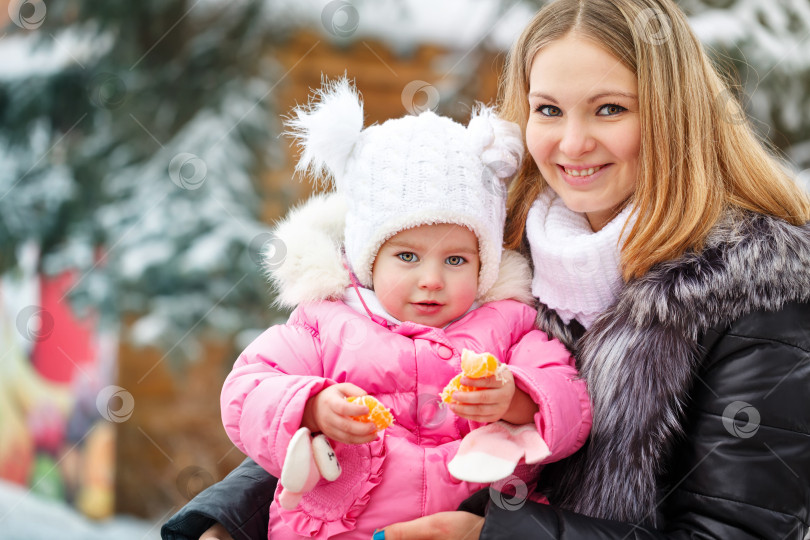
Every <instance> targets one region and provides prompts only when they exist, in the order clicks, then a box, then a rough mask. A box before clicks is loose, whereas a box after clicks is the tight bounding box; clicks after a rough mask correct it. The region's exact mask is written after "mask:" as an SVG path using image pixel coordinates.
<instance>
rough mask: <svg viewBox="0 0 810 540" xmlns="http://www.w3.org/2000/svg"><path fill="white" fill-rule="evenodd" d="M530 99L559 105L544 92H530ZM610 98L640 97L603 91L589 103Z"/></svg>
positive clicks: (590, 99) (620, 92) (632, 94)
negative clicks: (533, 98)
mask: <svg viewBox="0 0 810 540" xmlns="http://www.w3.org/2000/svg"><path fill="white" fill-rule="evenodd" d="M529 97H536V98H540V99H544V100H546V101H549V102H551V103H553V104H555V105H557V104H558V103H557V100H556V99H554V98H553V97H551V96H550V95H548V94H544V93H543V92H537V91H534V92H529ZM608 97H622V98H627V99H633V100H636V99H638V96H637V95H635V94H634V93H632V92H623V91H621V90H606V91H603V92H598V93H596V94H594V95H592V96H591V97H589V98H588V101H587V103H589V104H590V103H593V102H594V101H599V100H600V99H604V98H608Z"/></svg>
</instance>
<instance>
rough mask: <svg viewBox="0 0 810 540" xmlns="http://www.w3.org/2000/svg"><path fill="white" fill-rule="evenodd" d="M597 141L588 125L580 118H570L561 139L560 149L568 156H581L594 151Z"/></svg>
mask: <svg viewBox="0 0 810 540" xmlns="http://www.w3.org/2000/svg"><path fill="white" fill-rule="evenodd" d="M595 147H596V141H595V140H594V138H593V137H592V136H591V134H590V133H589V131H588V126H587V125H586V123H585V122H583V121H580V120H569V121H568V122H567V123H566V125H565V131H564V132H563V134H562V139H561V140H560V151H561V152H562V153H563V154H565V155H566V156H568V157H572V158H576V157H580V156H582V155H584V154H587V153H588V152H590V151H592V150H593V149H594V148H595Z"/></svg>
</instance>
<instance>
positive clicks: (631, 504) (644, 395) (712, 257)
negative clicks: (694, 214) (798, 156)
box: [537, 212, 810, 525]
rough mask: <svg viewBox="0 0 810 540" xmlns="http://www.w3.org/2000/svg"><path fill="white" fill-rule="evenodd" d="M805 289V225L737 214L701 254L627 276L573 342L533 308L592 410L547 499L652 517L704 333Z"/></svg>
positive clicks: (808, 249)
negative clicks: (589, 425) (576, 373)
mask: <svg viewBox="0 0 810 540" xmlns="http://www.w3.org/2000/svg"><path fill="white" fill-rule="evenodd" d="M808 299H810V227H809V226H807V225H805V226H803V227H794V226H791V225H789V224H787V223H786V222H784V221H782V220H778V219H775V218H771V217H767V216H762V215H758V214H751V213H747V212H745V213H743V212H735V213H733V214H732V213H729V214H728V215H727V216H726V217H725V219H723V220H721V222H720V223H718V225H716V226H715V228H714V229H713V231H712V232H711V234H710V236H709V238H708V242H707V245H706V248H705V249H704V250H703V251H702V252H701V253H693V252H690V253H687V254H685V255H684V256H683V257H681V258H679V259H677V260H675V261H670V262H666V263H662V264H660V265H657V266H656V267H654V268H653V269H652V270H651V271H649V272H648V273H647V274H646V275H645V276H644V277H642V278H640V279H637V280H633V281H631V282H630V283H628V284H627V285H626V286H625V287H624V288H623V289H622V291H621V293H620V295H619V298H618V299H617V301H616V303H615V304H614V305H613V307H611V308H610V309H608V310H607V311H606V312H605V313H603V314H602V315H601V316H600V317H599V319H597V321H596V322H595V323H594V324H593V326H591V327H590V328H589V329H588V331H587V332H585V333H584V334H583V335H582V337H581V338H580V339H579V340H578V341H576V343H574V340H575V332H572V329H571V328H569V327H566V326H565V325H564V324H563V323H562V321H561V320H560V319H559V317H557V316H556V314H555V313H554V312H553V311H550V310H548V309H542V307H541V309H540V311H539V314H538V321H537V322H538V326H539V327H540V328H541V329H544V330H545V331H546V332H548V333H549V334H551V335H553V336H555V337H557V338H558V339H560V340H561V341H563V342H564V343H566V345H568V346H569V348H572V350H573V351H574V352H575V356H576V358H577V362H578V365H579V368H580V372H581V375H582V377H583V378H584V379H586V380H587V382H588V387H589V390H590V394H591V400H592V403H593V413H594V424H593V430H592V432H591V436H590V439H589V443H588V445H587V446H586V447H585V448H584V449H583V450H582V451H580V452H578V453H577V454H575V455H574V456H572V458H570V459H568V460H564V461H563V462H562V463H560V466H559V467H557V468H556V470H555V471H554V474H551V475H550V476H549V478H551V477H555V479H554V480H552V482H553V484H554V485H550V486H549V490H550V497H551V499H552V501H553V502H555V503H556V504H560V505H561V506H563V507H565V508H568V509H571V510H574V511H577V512H581V513H584V514H587V515H590V516H594V517H601V518H606V519H617V520H623V521H630V522H635V523H647V524H653V525H654V524H655V523H656V520H657V518H656V512H655V508H656V504H657V502H658V500H657V489H659V488H661V487H662V486H659V485H658V479H659V478H660V476H661V473H662V472H663V471H662V466H663V465H664V464H665V463H666V462H667V460H668V458H669V454H670V452H671V450H672V447H673V444H674V442H675V440H676V439H677V438H678V436H680V435H681V434H682V426H681V423H682V421H683V413H684V406H685V400H686V399H687V397H688V392H689V389H690V387H691V386H692V383H693V382H694V377H695V373H696V371H697V369H698V368H699V363H700V360H701V352H702V351H701V350H700V346H699V344H698V341H699V339H700V337H701V336H702V335H703V334H704V333H705V332H706V331H707V330H708V329H710V328H712V327H715V326H725V325H728V324H730V323H731V322H732V321H734V320H735V319H737V318H739V317H740V316H742V315H745V314H747V313H751V312H753V311H757V310H778V309H779V308H780V307H781V306H782V305H784V304H785V303H786V302H789V301H807V300H808ZM549 472H551V471H549Z"/></svg>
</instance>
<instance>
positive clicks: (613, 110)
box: [599, 103, 627, 116]
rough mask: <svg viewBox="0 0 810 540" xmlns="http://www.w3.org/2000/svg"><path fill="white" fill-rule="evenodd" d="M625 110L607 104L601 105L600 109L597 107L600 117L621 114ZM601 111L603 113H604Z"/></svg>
mask: <svg viewBox="0 0 810 540" xmlns="http://www.w3.org/2000/svg"><path fill="white" fill-rule="evenodd" d="M626 110H627V109H625V108H624V107H622V106H621V105H614V104H610V103H609V104H607V105H602V106H601V107H599V115H600V116H613V115H616V114H619V113H622V112H624V111H626ZM602 111H604V113H603V112H602Z"/></svg>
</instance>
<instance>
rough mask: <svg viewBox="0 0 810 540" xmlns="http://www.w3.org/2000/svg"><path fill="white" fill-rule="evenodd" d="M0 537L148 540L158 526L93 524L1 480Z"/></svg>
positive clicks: (122, 520)
mask: <svg viewBox="0 0 810 540" xmlns="http://www.w3.org/2000/svg"><path fill="white" fill-rule="evenodd" d="M0 530H2V533H0V536H2V538H3V540H52V539H54V538H59V539H60V540H108V539H110V538H115V539H116V540H150V539H158V538H160V525H159V523H150V522H148V521H143V520H139V519H135V518H132V517H126V516H116V517H114V518H112V519H109V520H105V521H100V522H96V521H92V520H90V519H88V518H86V517H84V516H82V515H81V514H79V513H77V512H76V511H75V510H74V509H73V508H71V507H70V506H68V505H67V504H65V503H63V502H59V501H54V500H49V499H44V498H42V497H40V496H38V495H35V494H33V493H30V492H29V491H28V490H27V489H24V488H22V487H20V486H18V485H16V484H11V483H9V482H5V481H3V480H0Z"/></svg>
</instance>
